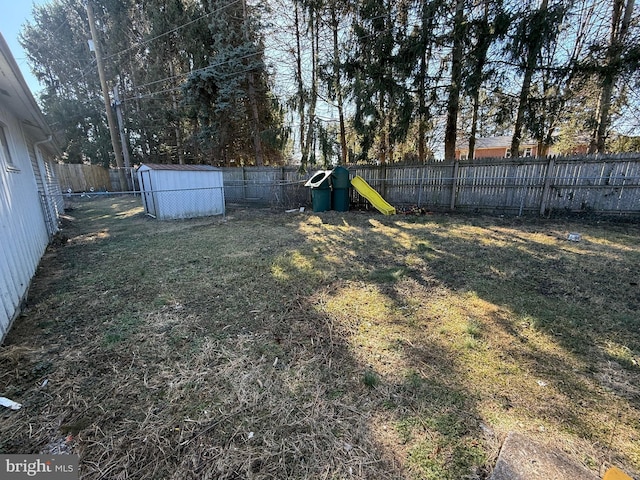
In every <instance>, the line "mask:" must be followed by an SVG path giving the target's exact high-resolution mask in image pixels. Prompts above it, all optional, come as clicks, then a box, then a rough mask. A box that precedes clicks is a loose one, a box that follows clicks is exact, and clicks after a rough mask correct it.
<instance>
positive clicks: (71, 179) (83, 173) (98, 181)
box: [54, 163, 113, 192]
mask: <svg viewBox="0 0 640 480" xmlns="http://www.w3.org/2000/svg"><path fill="white" fill-rule="evenodd" d="M54 169H55V172H56V176H57V177H58V182H59V183H60V188H61V189H62V191H63V192H68V191H69V190H71V191H72V192H88V191H90V190H91V189H92V188H93V190H95V191H97V192H100V191H113V188H112V186H111V180H110V178H109V170H107V169H106V168H104V167H101V166H99V165H81V164H73V163H58V164H55V165H54Z"/></svg>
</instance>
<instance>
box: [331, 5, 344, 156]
mask: <svg viewBox="0 0 640 480" xmlns="http://www.w3.org/2000/svg"><path fill="white" fill-rule="evenodd" d="M331 28H332V33H333V81H334V89H335V94H336V101H337V103H338V121H339V122H340V163H341V164H342V165H344V164H346V163H347V133H346V128H345V123H344V100H343V95H342V84H341V83H340V51H339V49H338V18H337V15H336V7H335V4H334V5H333V7H332V9H331Z"/></svg>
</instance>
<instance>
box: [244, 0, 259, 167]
mask: <svg viewBox="0 0 640 480" xmlns="http://www.w3.org/2000/svg"><path fill="white" fill-rule="evenodd" d="M242 16H243V18H244V21H245V23H246V22H247V2H246V0H243V1H242ZM245 36H246V37H247V40H249V38H248V36H249V33H248V32H247V31H246V30H245ZM247 80H248V89H247V96H248V97H249V104H250V105H251V120H252V122H251V123H252V125H251V127H252V130H253V132H252V133H253V148H254V150H255V154H256V165H257V166H262V165H264V157H263V155H262V141H261V139H260V134H261V128H260V115H259V113H258V100H257V99H256V86H255V77H254V75H253V72H249V74H248V76H247Z"/></svg>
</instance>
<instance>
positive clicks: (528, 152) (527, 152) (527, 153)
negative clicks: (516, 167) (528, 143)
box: [524, 147, 532, 157]
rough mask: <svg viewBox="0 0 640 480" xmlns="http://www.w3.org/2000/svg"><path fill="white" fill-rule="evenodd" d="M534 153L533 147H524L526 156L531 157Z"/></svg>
mask: <svg viewBox="0 0 640 480" xmlns="http://www.w3.org/2000/svg"><path fill="white" fill-rule="evenodd" d="M531 153H532V150H531V147H527V148H525V149H524V156H525V157H530V156H531Z"/></svg>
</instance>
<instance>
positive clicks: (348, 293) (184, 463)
mask: <svg viewBox="0 0 640 480" xmlns="http://www.w3.org/2000/svg"><path fill="white" fill-rule="evenodd" d="M70 215H71V217H72V218H71V219H70V220H69V221H68V224H67V225H66V226H65V234H66V235H68V236H69V238H70V240H69V242H68V243H67V244H66V245H65V246H63V247H56V248H52V249H50V250H49V251H48V252H47V254H46V256H45V258H44V259H43V262H42V264H41V268H40V270H39V272H38V275H37V276H36V279H35V281H34V284H33V286H32V290H31V295H30V298H29V304H28V308H27V310H26V311H25V314H24V315H23V316H22V317H21V318H20V319H19V320H18V321H17V322H16V324H15V326H14V328H13V330H12V331H11V333H10V335H9V337H8V338H7V341H6V342H5V345H4V346H2V347H1V348H0V365H2V372H3V373H2V375H1V376H0V389H1V392H2V393H1V394H2V395H4V396H8V397H10V398H13V399H14V400H16V401H19V402H21V403H23V404H24V408H23V409H22V410H20V411H18V412H10V411H4V412H0V413H1V414H2V417H3V421H2V423H0V434H1V437H0V438H2V440H1V441H0V451H2V452H4V453H18V452H20V453H31V452H44V451H47V452H62V453H64V452H76V453H79V454H80V456H81V470H82V477H83V478H87V479H99V478H105V479H107V478H108V479H112V478H116V479H119V478H122V479H124V478H128V479H134V478H135V479H170V478H176V479H177V478H193V479H206V478H216V479H239V478H247V479H261V478H328V479H329V478H331V479H333V478H335V479H337V478H381V479H383V478H384V479H388V478H434V479H435V478H438V479H446V478H451V479H454V478H455V479H459V478H484V477H485V476H486V474H487V473H488V472H489V471H490V469H491V466H492V464H493V461H494V460H495V457H496V455H497V452H498V449H499V446H500V442H501V440H502V439H503V438H504V436H505V435H506V433H507V432H508V431H509V430H519V431H522V432H526V433H528V434H529V435H531V436H534V437H537V438H538V439H540V440H543V441H545V442H547V443H551V444H553V445H555V446H558V447H560V448H562V449H563V450H565V451H566V452H567V453H569V454H570V455H572V456H573V457H574V458H575V459H576V460H577V461H580V462H583V463H584V464H586V465H587V466H589V467H590V468H592V469H593V470H596V471H597V470H598V468H599V467H600V466H601V465H602V464H608V463H615V464H617V465H620V466H622V467H623V468H625V469H627V470H628V471H629V472H631V473H632V472H634V471H638V470H640V447H639V446H638V445H639V444H640V442H639V441H638V440H639V438H640V425H638V420H637V419H638V418H640V417H639V415H638V409H639V407H640V397H639V391H638V387H637V385H639V384H640V383H639V380H640V368H639V367H638V360H639V355H640V334H639V328H638V327H639V326H640V325H639V324H638V323H639V320H638V317H637V311H638V307H639V305H640V290H639V289H638V281H639V280H640V279H638V271H637V265H638V264H640V240H639V237H638V227H637V225H636V224H634V223H628V222H617V223H616V222H611V221H607V222H602V221H600V222H598V221H597V219H595V220H594V219H591V220H589V221H580V220H575V219H565V220H537V219H528V220H526V219H504V218H502V219H501V218H489V217H479V218H476V217H458V216H448V215H434V216H428V217H419V218H418V217H403V216H396V217H381V216H378V215H372V214H368V213H360V212H349V213H344V214H342V213H335V212H329V213H324V214H320V215H315V214H299V213H296V214H283V213H282V214H281V213H274V212H272V211H268V210H242V209H232V210H231V211H230V215H229V216H228V217H227V218H225V219H222V218H209V219H199V220H190V221H180V222H157V221H154V220H151V219H149V218H146V217H144V216H143V215H142V214H141V209H140V208H139V206H138V204H137V201H136V200H135V199H126V198H117V199H100V200H98V201H95V200H91V201H90V202H85V203H82V204H78V205H76V208H75V210H74V211H71V212H70ZM569 231H579V232H580V233H581V234H582V238H583V240H582V241H581V242H579V243H572V242H568V241H566V240H565V238H566V234H567V233H568V232H569Z"/></svg>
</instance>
